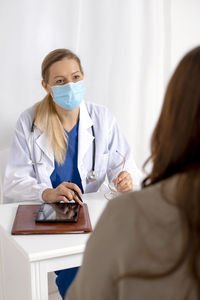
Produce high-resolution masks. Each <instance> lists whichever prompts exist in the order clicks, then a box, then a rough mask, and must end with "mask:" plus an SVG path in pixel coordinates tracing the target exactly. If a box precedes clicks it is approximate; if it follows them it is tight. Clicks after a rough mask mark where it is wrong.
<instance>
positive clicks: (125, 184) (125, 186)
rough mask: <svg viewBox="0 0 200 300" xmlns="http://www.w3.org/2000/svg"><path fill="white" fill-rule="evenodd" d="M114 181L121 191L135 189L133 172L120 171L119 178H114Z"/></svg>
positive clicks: (125, 191) (126, 191)
mask: <svg viewBox="0 0 200 300" xmlns="http://www.w3.org/2000/svg"><path fill="white" fill-rule="evenodd" d="M113 183H114V185H115V188H116V189H117V191H118V192H120V193H128V192H131V191H132V190H133V180H132V177H131V174H130V173H128V172H127V171H122V172H120V173H119V175H118V176H117V179H114V180H113Z"/></svg>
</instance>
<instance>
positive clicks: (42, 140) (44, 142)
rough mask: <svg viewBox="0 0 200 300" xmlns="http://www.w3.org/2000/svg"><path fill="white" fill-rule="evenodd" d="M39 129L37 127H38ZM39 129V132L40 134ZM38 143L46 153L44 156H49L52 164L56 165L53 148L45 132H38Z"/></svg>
mask: <svg viewBox="0 0 200 300" xmlns="http://www.w3.org/2000/svg"><path fill="white" fill-rule="evenodd" d="M36 130H37V129H36ZM38 132H39V131H38V130H37V134H38ZM36 144H37V145H38V147H39V148H40V150H41V151H42V152H43V153H44V157H45V156H47V157H48V158H49V160H50V164H51V166H54V154H53V150H52V149H51V148H50V147H49V146H48V145H49V143H48V138H47V136H46V134H45V133H42V134H38V137H36Z"/></svg>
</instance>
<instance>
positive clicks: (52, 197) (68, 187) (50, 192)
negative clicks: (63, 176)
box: [42, 181, 83, 205]
mask: <svg viewBox="0 0 200 300" xmlns="http://www.w3.org/2000/svg"><path fill="white" fill-rule="evenodd" d="M73 190H74V191H76V192H77V193H78V194H79V195H80V196H81V195H82V193H81V190H80V188H79V187H78V186H77V185H76V184H75V183H72V182H65V181H64V182H62V183H61V184H59V185H58V186H57V187H56V188H54V189H53V188H48V189H46V190H44V191H43V193H42V199H43V200H44V201H45V202H49V203H53V202H61V201H63V202H69V201H71V200H75V201H76V202H77V203H78V204H80V205H83V203H82V202H81V201H80V200H79V198H78V197H77V195H76V194H75V192H74V191H73Z"/></svg>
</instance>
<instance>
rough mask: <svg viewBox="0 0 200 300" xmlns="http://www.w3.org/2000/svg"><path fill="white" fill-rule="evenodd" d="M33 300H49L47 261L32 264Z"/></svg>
mask: <svg viewBox="0 0 200 300" xmlns="http://www.w3.org/2000/svg"><path fill="white" fill-rule="evenodd" d="M31 287H32V299H33V300H48V272H47V265H46V262H45V261H43V262H42V261H41V262H32V263H31Z"/></svg>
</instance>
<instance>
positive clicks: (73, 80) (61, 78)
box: [55, 74, 81, 85]
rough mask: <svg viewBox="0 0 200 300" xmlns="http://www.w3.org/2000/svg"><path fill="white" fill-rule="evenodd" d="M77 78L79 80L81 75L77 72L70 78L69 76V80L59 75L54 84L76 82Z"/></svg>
mask: <svg viewBox="0 0 200 300" xmlns="http://www.w3.org/2000/svg"><path fill="white" fill-rule="evenodd" d="M79 80H81V76H80V75H79V74H75V75H72V78H70V80H67V79H66V78H65V77H60V78H58V79H56V80H55V84H56V85H62V84H66V83H68V82H76V81H79Z"/></svg>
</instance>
